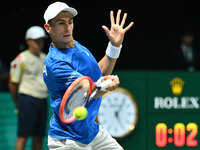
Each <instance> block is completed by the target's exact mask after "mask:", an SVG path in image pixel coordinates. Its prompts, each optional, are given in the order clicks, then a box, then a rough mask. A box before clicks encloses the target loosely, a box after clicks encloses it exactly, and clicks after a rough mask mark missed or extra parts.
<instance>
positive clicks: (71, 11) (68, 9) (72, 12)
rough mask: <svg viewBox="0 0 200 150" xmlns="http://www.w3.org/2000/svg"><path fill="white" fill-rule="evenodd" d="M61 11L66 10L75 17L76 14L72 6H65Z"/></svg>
mask: <svg viewBox="0 0 200 150" xmlns="http://www.w3.org/2000/svg"><path fill="white" fill-rule="evenodd" d="M62 11H68V12H70V13H71V14H72V16H73V17H75V16H76V15H77V14H78V12H77V11H76V9H74V8H72V7H69V8H65V9H63V10H62Z"/></svg>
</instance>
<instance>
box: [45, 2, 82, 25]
mask: <svg viewBox="0 0 200 150" xmlns="http://www.w3.org/2000/svg"><path fill="white" fill-rule="evenodd" d="M61 11H68V12H70V13H71V14H72V16H73V17H74V16H76V15H77V14H78V12H77V11H76V9H74V8H72V7H69V6H68V5H67V4H66V3H63V2H55V3H52V4H50V5H49V6H48V8H47V9H46V11H45V13H44V20H45V22H46V23H48V21H49V20H51V19H53V18H55V17H56V16H57V15H58V14H59V13H60V12H61Z"/></svg>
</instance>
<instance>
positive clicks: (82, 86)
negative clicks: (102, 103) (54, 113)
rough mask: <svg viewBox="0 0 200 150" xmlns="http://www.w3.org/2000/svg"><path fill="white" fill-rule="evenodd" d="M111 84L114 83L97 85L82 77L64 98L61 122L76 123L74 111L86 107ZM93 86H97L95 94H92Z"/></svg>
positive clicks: (60, 112)
mask: <svg viewBox="0 0 200 150" xmlns="http://www.w3.org/2000/svg"><path fill="white" fill-rule="evenodd" d="M110 83H112V81H111V80H106V81H104V82H101V83H100V84H98V85H95V84H94V83H93V81H92V79H91V78H90V77H88V76H82V77H79V78H78V79H76V80H75V81H74V82H72V83H71V85H70V86H69V87H68V88H67V90H66V92H65V94H64V96H63V98H62V101H61V104H60V110H59V115H60V120H61V121H62V122H63V123H71V122H73V121H75V120H76V117H75V116H74V115H73V111H74V109H75V108H77V107H79V106H84V107H85V106H86V105H87V104H88V103H89V102H90V101H91V100H92V99H93V98H94V96H95V95H96V94H97V93H98V92H99V91H104V90H105V89H106V88H107V87H108V86H109V85H110ZM93 86H96V89H95V90H94V92H92V87H93ZM91 92H92V93H91Z"/></svg>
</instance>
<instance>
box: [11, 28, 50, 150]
mask: <svg viewBox="0 0 200 150" xmlns="http://www.w3.org/2000/svg"><path fill="white" fill-rule="evenodd" d="M44 38H46V34H45V30H44V29H43V28H42V27H39V26H32V27H30V28H29V29H28V30H27V32H26V36H25V39H26V43H27V45H28V49H27V50H25V51H23V52H21V53H20V54H18V56H17V57H16V58H15V59H14V60H13V61H12V62H11V67H10V80H9V89H10V92H11V95H12V98H13V100H14V103H15V105H16V108H17V109H18V137H17V142H16V147H15V149H16V150H24V149H25V146H26V141H27V139H28V137H33V144H32V148H33V150H42V138H43V137H44V136H45V130H46V120H47V95H48V91H47V87H46V85H45V83H44V81H43V78H42V72H43V68H44V60H45V57H46V54H44V53H43V52H42V49H43V45H44Z"/></svg>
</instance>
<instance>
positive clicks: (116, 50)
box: [106, 42, 122, 59]
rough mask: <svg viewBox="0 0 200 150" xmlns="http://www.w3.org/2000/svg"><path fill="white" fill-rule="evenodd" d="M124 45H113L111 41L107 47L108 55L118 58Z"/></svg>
mask: <svg viewBox="0 0 200 150" xmlns="http://www.w3.org/2000/svg"><path fill="white" fill-rule="evenodd" d="M121 48H122V45H120V47H116V46H113V45H112V44H111V42H109V43H108V47H107V49H106V55H107V56H109V57H110V58H113V59H117V58H118V57H119V54H120V52H121Z"/></svg>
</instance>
